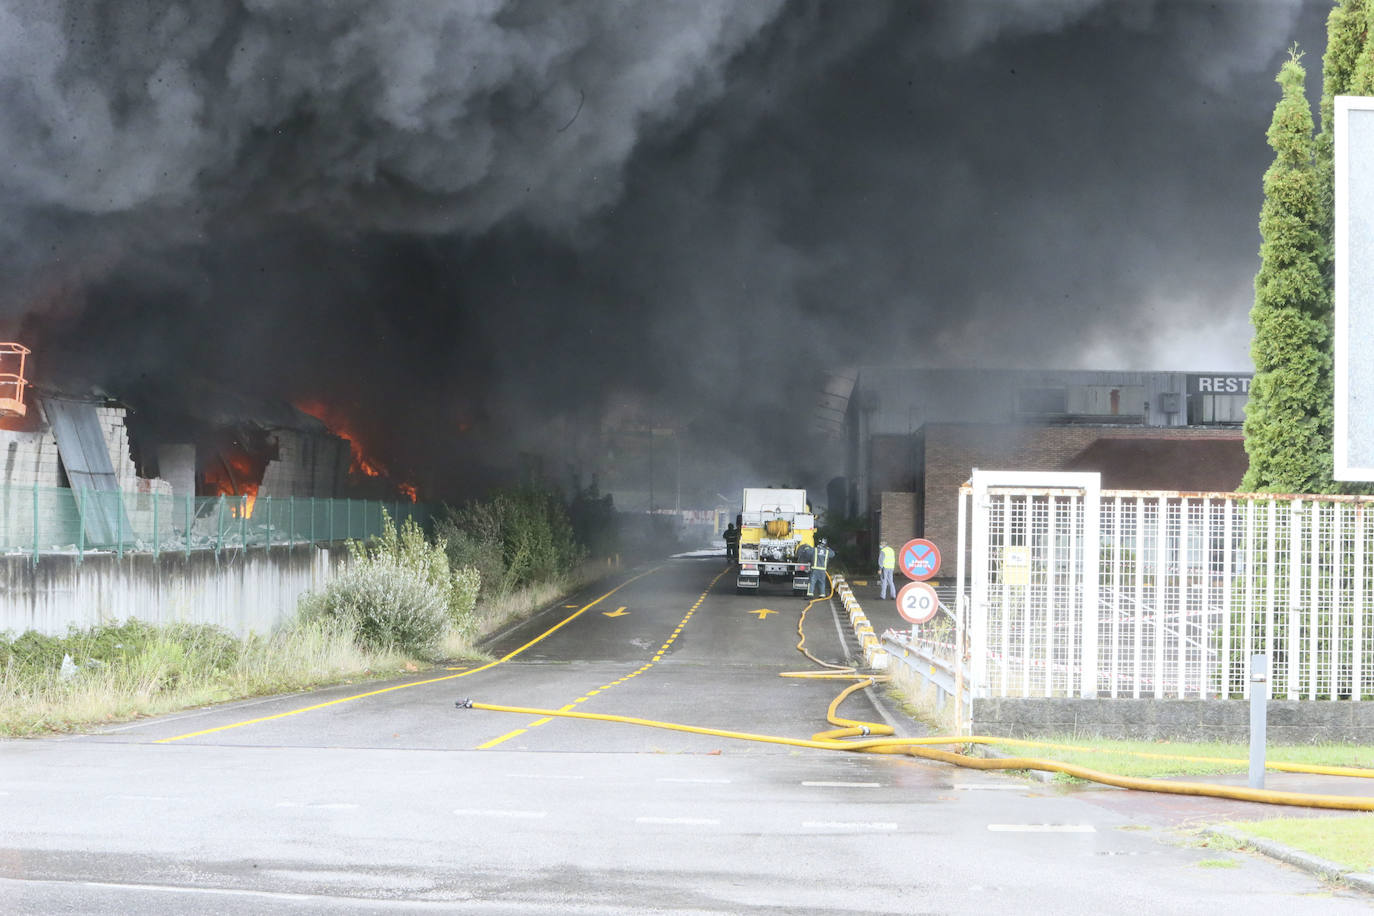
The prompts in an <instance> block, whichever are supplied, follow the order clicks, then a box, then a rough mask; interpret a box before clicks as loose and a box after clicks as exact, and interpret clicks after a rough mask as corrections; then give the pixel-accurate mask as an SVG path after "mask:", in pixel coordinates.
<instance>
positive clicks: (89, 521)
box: [42, 397, 133, 545]
mask: <svg viewBox="0 0 1374 916" xmlns="http://www.w3.org/2000/svg"><path fill="white" fill-rule="evenodd" d="M42 404H43V413H44V414H45V415H46V416H47V418H48V423H49V424H50V425H51V426H52V433H53V438H54V439H56V440H57V452H58V454H59V455H60V456H61V457H62V466H63V468H64V469H65V470H66V472H67V480H68V481H69V482H70V483H71V487H72V489H73V490H78V491H83V490H84V491H86V492H87V493H88V494H89V493H92V492H93V493H113V494H116V495H114V496H107V497H97V498H95V499H85V498H78V503H79V505H80V506H81V523H82V525H83V526H84V527H85V529H86V543H87V544H91V545H101V544H113V543H115V541H116V540H117V539H118V535H119V534H120V533H125V534H127V533H129V532H131V531H132V530H133V528H132V526H131V525H130V524H129V518H128V516H127V515H125V513H124V500H123V499H122V498H121V497H120V496H119V495H118V494H119V482H118V481H117V480H116V479H115V471H114V464H113V463H112V462H111V461H110V450H109V447H108V446H106V444H105V436H104V435H103V434H102V433H101V431H100V417H99V415H98V414H97V413H96V405H95V404H94V403H92V402H90V401H74V400H67V399H65V398H55V397H45V398H43V399H42Z"/></svg>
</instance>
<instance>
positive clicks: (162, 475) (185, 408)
mask: <svg viewBox="0 0 1374 916" xmlns="http://www.w3.org/2000/svg"><path fill="white" fill-rule="evenodd" d="M22 355H24V354H18V353H13V352H12V353H11V354H10V355H8V356H7V355H5V354H0V377H2V378H3V379H7V380H8V381H6V382H4V383H3V384H4V385H5V386H6V389H5V392H7V394H5V392H0V394H5V396H4V398H3V401H2V403H0V409H3V411H4V416H3V419H0V454H3V456H4V457H3V463H2V464H0V546H5V547H14V546H16V545H27V544H29V543H31V542H32V543H35V544H37V543H38V542H39V540H40V537H39V536H38V532H37V529H42V532H43V533H42V537H41V541H42V544H43V547H44V548H48V547H57V548H60V547H61V546H62V545H64V544H77V543H81V544H85V545H89V546H97V545H100V544H106V543H114V542H116V541H122V540H123V539H124V535H123V534H122V532H139V531H144V532H146V531H149V530H154V528H155V527H156V523H152V524H150V523H149V519H145V518H143V517H142V516H144V515H151V514H152V513H154V512H156V511H157V509H156V503H157V501H158V500H157V498H159V497H161V498H164V499H163V502H164V508H163V510H162V511H163V513H164V518H168V517H170V516H171V512H170V510H169V509H168V508H167V507H168V506H171V505H173V504H176V505H185V506H191V505H200V506H201V507H202V508H203V506H204V505H205V501H206V498H212V499H213V498H217V497H220V498H223V500H224V502H225V504H226V505H227V507H228V508H227V510H226V511H227V512H228V513H229V514H230V515H231V516H233V517H235V518H239V517H242V518H245V519H247V518H251V517H252V516H253V512H254V508H255V505H256V504H257V502H258V500H260V499H261V498H263V497H271V498H273V499H282V500H286V499H291V498H294V499H324V500H328V499H342V498H344V497H363V498H371V499H385V500H395V499H397V498H398V497H399V498H401V499H407V500H409V501H411V502H413V501H414V500H415V495H416V494H415V490H414V488H413V487H412V486H410V485H408V484H400V485H397V484H395V483H393V482H391V481H390V479H389V477H388V476H387V474H386V471H385V469H384V468H383V467H382V466H381V465H380V464H379V463H377V462H376V461H374V460H370V459H369V458H368V457H367V455H366V454H365V452H364V451H363V448H362V446H361V444H360V443H359V442H358V441H357V438H356V436H351V435H349V431H348V429H347V427H346V426H337V427H334V428H331V424H333V423H341V422H343V421H342V418H341V417H335V416H332V415H331V413H330V412H328V411H326V410H324V409H323V408H321V407H320V406H319V405H312V404H305V405H303V406H304V408H306V409H301V408H298V407H295V406H292V405H290V404H287V403H285V402H281V401H273V400H266V399H255V398H251V397H248V396H245V395H242V394H239V393H236V392H232V391H229V390H226V389H222V388H219V387H216V386H212V385H209V384H206V383H192V384H189V385H187V386H185V388H184V389H183V390H182V391H181V392H180V396H179V398H178V403H177V404H176V405H175V406H173V405H171V404H169V402H168V401H166V400H162V401H154V400H150V399H138V398H136V399H132V400H127V401H126V400H122V399H118V398H115V397H112V396H110V395H109V394H107V393H105V392H103V391H101V390H99V389H92V388H90V387H82V386H80V385H76V384H69V385H66V386H57V385H53V384H51V383H45V384H42V385H36V386H30V385H29V384H28V382H27V380H26V379H25V378H24V377H23V373H24V369H23V367H22V364H19V365H18V366H17V367H8V366H6V365H4V362H5V361H6V360H11V361H12V360H13V359H15V358H22ZM9 368H15V369H16V371H6V370H8V369H9ZM335 413H337V412H335ZM336 429H337V430H338V431H337V432H336V431H335V430H336ZM103 494H110V496H109V497H106V496H104V495H103ZM114 494H120V495H119V496H118V497H116V496H115V495H114ZM40 503H41V504H42V507H41V508H40ZM64 507H65V508H64ZM201 511H202V510H201V509H197V510H196V512H197V513H200V512H201ZM40 516H41V518H40ZM64 518H65V521H63V520H62V519H64ZM169 525H170V522H167V523H164V528H163V531H164V533H166V534H172V533H173V532H172V530H171V528H170V527H167V526H169Z"/></svg>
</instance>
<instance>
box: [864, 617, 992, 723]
mask: <svg viewBox="0 0 1374 916" xmlns="http://www.w3.org/2000/svg"><path fill="white" fill-rule="evenodd" d="M882 647H883V649H885V650H886V651H887V654H888V656H889V658H890V659H891V661H890V664H898V665H903V666H905V667H906V668H907V670H908V671H910V672H911V674H912V675H913V676H914V677H915V678H916V679H917V680H918V681H919V682H920V683H921V685H922V686H923V687H933V688H935V708H936V709H937V710H939V711H941V712H943V711H944V708H945V703H947V702H949V700H951V699H952V698H953V697H954V691H955V680H956V679H955V674H954V665H953V664H952V663H951V662H950V661H948V660H947V659H944V658H941V657H940V656H939V655H938V654H936V652H935V651H934V650H933V649H932V648H931V647H928V646H923V645H921V644H919V643H913V642H912V641H911V639H910V638H909V637H906V636H903V635H902V634H901V633H899V632H898V631H896V630H888V631H887V632H886V633H884V634H883V636H882ZM968 683H969V682H968V678H967V677H965V678H964V687H963V708H964V709H965V710H968V709H969V708H970V706H969V704H970V703H971V694H970V692H969V689H968Z"/></svg>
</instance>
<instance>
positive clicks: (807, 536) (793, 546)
mask: <svg viewBox="0 0 1374 916" xmlns="http://www.w3.org/2000/svg"><path fill="white" fill-rule="evenodd" d="M739 518H740V525H739V579H738V580H737V581H736V583H735V587H736V589H737V590H739V591H741V592H744V591H746V590H748V591H756V590H757V589H758V587H759V585H760V584H761V583H763V582H787V583H789V584H790V585H791V586H792V594H794V595H798V594H801V595H804V594H806V588H807V580H808V578H809V577H810V568H809V567H808V566H807V564H806V563H801V562H798V561H797V551H798V550H800V549H801V546H802V545H803V544H808V545H810V546H812V547H814V546H815V537H816V516H814V515H812V514H811V507H810V506H809V505H807V502H806V491H805V490H773V489H764V488H762V487H745V489H744V499H743V501H742V504H741V511H740V517H739Z"/></svg>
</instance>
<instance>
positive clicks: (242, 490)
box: [205, 452, 262, 518]
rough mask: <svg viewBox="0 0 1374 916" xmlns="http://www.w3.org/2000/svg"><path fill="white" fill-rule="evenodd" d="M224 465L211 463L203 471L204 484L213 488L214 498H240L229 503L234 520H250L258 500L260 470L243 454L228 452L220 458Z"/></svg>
mask: <svg viewBox="0 0 1374 916" xmlns="http://www.w3.org/2000/svg"><path fill="white" fill-rule="evenodd" d="M222 458H223V461H224V464H219V463H212V464H211V465H209V466H208V467H206V469H205V483H206V485H208V486H210V487H213V488H214V491H215V495H216V496H229V497H242V499H231V500H230V501H229V512H230V514H231V515H232V516H233V517H234V518H240V517H241V518H252V517H253V504H254V503H255V502H257V499H258V482H257V481H256V480H255V479H254V478H256V477H259V476H261V474H262V470H261V468H254V466H253V460H252V459H251V458H249V457H248V455H247V454H245V453H243V452H229V453H228V454H227V455H223V456H222Z"/></svg>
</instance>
